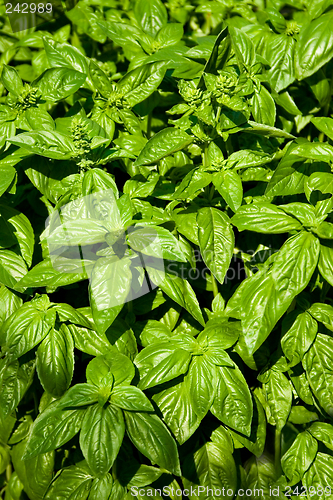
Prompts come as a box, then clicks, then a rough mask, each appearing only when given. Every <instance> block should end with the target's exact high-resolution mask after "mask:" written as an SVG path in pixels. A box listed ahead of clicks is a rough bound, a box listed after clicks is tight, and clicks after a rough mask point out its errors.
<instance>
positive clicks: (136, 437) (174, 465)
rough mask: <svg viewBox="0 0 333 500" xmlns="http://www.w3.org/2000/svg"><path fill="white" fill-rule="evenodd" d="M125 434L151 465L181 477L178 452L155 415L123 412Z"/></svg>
mask: <svg viewBox="0 0 333 500" xmlns="http://www.w3.org/2000/svg"><path fill="white" fill-rule="evenodd" d="M124 415H125V422H126V432H127V434H128V435H129V438H130V440H131V441H132V443H133V444H134V446H135V447H136V448H137V449H138V450H139V451H140V453H142V454H143V455H144V456H145V457H147V458H149V460H150V461H151V462H152V464H153V465H155V464H157V465H159V466H160V467H163V468H164V469H166V470H168V471H170V472H172V473H173V474H175V475H176V476H180V475H181V471H180V465H179V458H178V451H177V446H176V443H175V441H174V440H173V438H172V436H171V434H170V432H169V431H168V429H167V427H166V426H165V425H164V424H163V422H161V420H160V419H159V418H158V417H157V416H156V415H150V414H148V413H139V412H128V411H124Z"/></svg>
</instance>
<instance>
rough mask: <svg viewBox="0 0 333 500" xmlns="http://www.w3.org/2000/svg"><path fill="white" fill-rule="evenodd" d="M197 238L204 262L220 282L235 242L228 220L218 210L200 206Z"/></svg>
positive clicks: (222, 279)
mask: <svg viewBox="0 0 333 500" xmlns="http://www.w3.org/2000/svg"><path fill="white" fill-rule="evenodd" d="M197 223H198V228H199V229H198V240H199V246H200V252H201V255H202V258H203V260H204V262H205V264H206V265H207V266H208V268H209V269H210V270H211V271H212V273H213V274H214V276H215V277H216V279H217V280H218V281H219V282H220V283H221V284H222V283H223V281H224V278H225V275H226V272H227V270H228V268H229V265H230V261H231V258H232V255H233V249H234V244H235V237H234V232H233V230H232V227H231V224H230V220H229V218H228V216H227V215H225V214H224V213H223V212H221V211H220V210H217V209H215V208H201V209H200V210H199V211H198V215H197Z"/></svg>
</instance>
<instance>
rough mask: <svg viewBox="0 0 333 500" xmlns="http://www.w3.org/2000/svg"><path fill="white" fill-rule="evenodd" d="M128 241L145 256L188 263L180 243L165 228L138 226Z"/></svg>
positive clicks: (130, 234) (129, 235)
mask: <svg viewBox="0 0 333 500" xmlns="http://www.w3.org/2000/svg"><path fill="white" fill-rule="evenodd" d="M127 241H128V243H129V244H130V247H131V248H133V249H134V250H136V251H138V252H140V253H142V254H144V255H148V256H152V257H156V258H163V259H169V260H175V261H179V262H186V256H185V254H184V252H183V251H182V248H181V246H180V243H179V241H178V240H177V239H176V238H175V237H174V236H173V234H172V233H170V231H168V230H167V229H165V228H164V227H161V226H155V225H152V224H150V225H149V226H147V227H142V226H140V225H136V226H135V229H134V230H133V231H132V232H130V233H129V234H128V238H127Z"/></svg>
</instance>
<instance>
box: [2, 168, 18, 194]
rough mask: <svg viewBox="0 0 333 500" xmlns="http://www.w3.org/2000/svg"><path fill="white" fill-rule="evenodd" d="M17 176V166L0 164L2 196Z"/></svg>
mask: <svg viewBox="0 0 333 500" xmlns="http://www.w3.org/2000/svg"><path fill="white" fill-rule="evenodd" d="M15 176H16V170H15V168H13V167H11V166H7V165H0V196H2V195H3V194H4V193H5V192H6V191H7V189H8V188H9V187H10V185H11V184H12V182H13V180H14V178H15Z"/></svg>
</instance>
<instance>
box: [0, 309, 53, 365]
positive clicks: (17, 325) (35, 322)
mask: <svg viewBox="0 0 333 500" xmlns="http://www.w3.org/2000/svg"><path fill="white" fill-rule="evenodd" d="M50 328H51V325H49V324H47V323H46V322H45V321H44V314H43V313H41V312H40V311H38V310H37V309H36V308H35V307H33V306H32V305H31V304H29V303H27V304H24V305H23V306H22V307H20V308H19V309H18V310H17V311H16V312H15V313H14V314H13V315H12V316H10V317H9V318H8V319H7V320H6V321H5V323H4V324H3V326H2V332H5V333H6V348H7V352H8V353H9V355H10V356H11V358H12V359H17V358H19V357H21V356H23V354H25V353H26V352H28V351H30V350H31V349H33V348H34V347H35V346H36V345H38V344H39V343H40V342H42V340H43V339H44V338H45V337H46V335H47V333H48V332H49V330H50Z"/></svg>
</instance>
